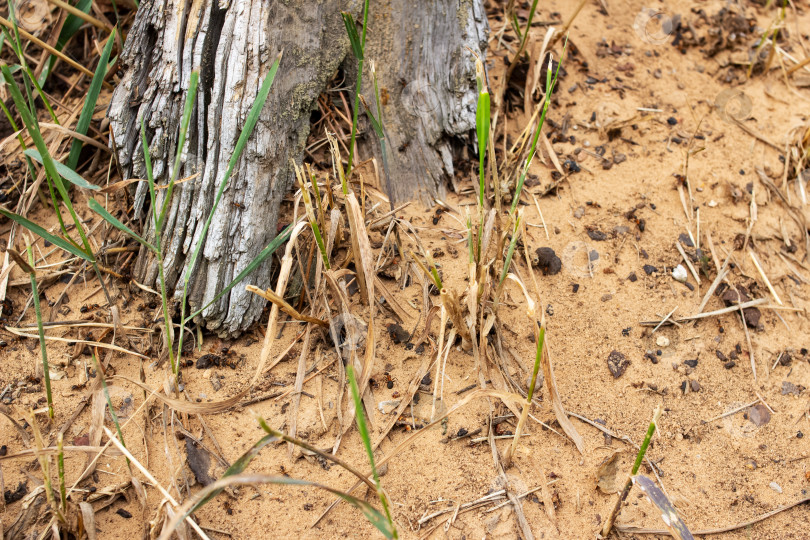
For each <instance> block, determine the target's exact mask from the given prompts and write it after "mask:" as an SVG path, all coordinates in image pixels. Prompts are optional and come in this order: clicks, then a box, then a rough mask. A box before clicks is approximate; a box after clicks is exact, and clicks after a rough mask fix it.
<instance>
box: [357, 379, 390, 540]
mask: <svg viewBox="0 0 810 540" xmlns="http://www.w3.org/2000/svg"><path fill="white" fill-rule="evenodd" d="M346 377H347V378H348V379H349V388H350V389H351V392H352V400H353V401H354V417H355V419H356V420H357V430H358V431H359V432H360V439H362V441H363V447H364V448H365V449H366V456H368V461H369V464H370V465H371V473H372V475H373V476H374V484H375V485H376V486H377V495H378V496H379V497H380V502H381V503H382V506H383V510H385V517H386V519H387V521H388V523H387V524H388V526H389V527H390V530H391V536H390V537H393V538H398V535H397V530H396V527H395V526H394V520H393V519H391V512H390V510H389V508H388V501H387V498H386V496H385V494H384V493H383V491H382V488H381V487H380V477H379V475H378V474H377V466H376V464H375V463H374V450H373V449H372V448H371V437H370V436H369V434H368V427H367V426H366V418H365V417H364V416H363V402H362V400H361V399H360V390H359V389H358V388H357V380H355V377H354V368H353V367H352V366H351V365H347V366H346Z"/></svg>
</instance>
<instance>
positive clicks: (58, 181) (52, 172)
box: [0, 64, 95, 264]
mask: <svg viewBox="0 0 810 540" xmlns="http://www.w3.org/2000/svg"><path fill="white" fill-rule="evenodd" d="M0 71H2V73H3V78H4V79H5V81H6V85H7V86H8V88H9V91H10V92H11V96H12V99H13V100H14V104H15V105H16V106H17V109H18V110H19V113H20V116H22V118H23V123H24V124H25V126H26V128H27V129H28V134H29V135H31V139H32V140H33V141H34V145H35V146H36V147H37V150H38V151H39V154H40V156H42V165H43V167H45V172H46V173H47V175H48V178H49V182H52V183H53V185H54V186H55V187H56V189H57V191H58V192H59V195H60V196H61V197H62V202H63V204H64V205H65V207H66V208H67V209H68V212H70V215H71V218H73V223H74V224H75V225H76V230H77V231H78V232H79V235H80V236H81V238H82V243H83V245H84V251H85V256H84V257H83V258H85V259H87V260H88V261H90V262H91V263H93V264H95V259H94V258H93V256H92V250H91V248H90V242H89V241H88V240H87V236H86V235H85V232H84V227H83V226H82V222H81V220H80V219H79V216H77V215H76V211H75V210H74V209H73V204H72V203H71V202H70V195H69V194H68V192H67V188H65V184H64V183H63V182H62V177H61V176H60V175H59V171H57V170H56V165H55V164H54V160H53V158H52V157H51V155H50V153H49V152H48V147H47V146H46V145H45V140H44V139H43V138H42V133H41V132H40V131H39V123H38V122H37V120H36V117H35V116H34V115H33V112H32V111H31V110H29V109H28V107H26V105H25V101H24V99H23V96H22V92H20V89H19V87H18V86H17V83H16V82H15V81H14V78H13V77H12V75H11V72H10V71H9V69H8V65H6V64H0ZM52 197H53V195H52ZM56 210H57V215H58V216H59V218H60V221H61V214H60V213H59V212H58V209H56ZM64 230H65V228H64V226H63V231H64ZM71 253H72V251H71ZM88 257H89V258H88Z"/></svg>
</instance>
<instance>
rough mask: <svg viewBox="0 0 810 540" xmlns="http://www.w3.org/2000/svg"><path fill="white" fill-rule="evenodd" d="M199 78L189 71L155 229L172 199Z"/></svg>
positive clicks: (161, 222)
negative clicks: (169, 170) (189, 77)
mask: <svg viewBox="0 0 810 540" xmlns="http://www.w3.org/2000/svg"><path fill="white" fill-rule="evenodd" d="M199 78H200V74H199V72H197V71H192V72H191V80H190V81H189V84H188V92H187V93H186V104H185V106H184V107H183V118H182V120H181V121H180V137H179V138H178V140H177V152H176V154H175V156H174V167H173V168H172V176H171V178H170V179H169V186H168V187H167V188H166V196H165V197H164V198H163V207H162V208H161V209H160V214H158V218H157V231H161V230H162V229H163V222H164V220H165V219H166V213H167V212H168V210H169V204H170V202H171V200H172V193H174V183H175V182H176V181H177V175H178V174H180V158H182V157H183V147H184V146H185V145H186V135H187V134H188V124H189V122H190V121H191V111H193V110H194V100H195V99H196V97H197V81H198V80H199Z"/></svg>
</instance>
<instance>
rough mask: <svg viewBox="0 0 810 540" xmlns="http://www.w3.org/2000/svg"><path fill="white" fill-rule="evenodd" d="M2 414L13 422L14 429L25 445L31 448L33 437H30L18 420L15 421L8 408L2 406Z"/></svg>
mask: <svg viewBox="0 0 810 540" xmlns="http://www.w3.org/2000/svg"><path fill="white" fill-rule="evenodd" d="M0 414H2V415H3V416H5V417H6V418H7V419H8V421H9V422H11V425H13V426H14V429H16V430H17V433H19V435H20V438H21V439H22V442H23V444H24V445H25V446H27V447H29V448H30V446H31V437H30V436H29V435H28V432H27V431H25V429H24V428H23V427H22V426H21V425H20V424H19V423H18V422H17V421H16V420H14V418H13V417H12V416H11V414H10V412H9V409H8V407H6V406H5V405H0Z"/></svg>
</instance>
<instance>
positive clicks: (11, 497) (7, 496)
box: [3, 482, 28, 504]
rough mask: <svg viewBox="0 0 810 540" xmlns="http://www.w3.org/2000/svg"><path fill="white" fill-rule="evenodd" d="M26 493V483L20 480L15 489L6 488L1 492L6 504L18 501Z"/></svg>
mask: <svg viewBox="0 0 810 540" xmlns="http://www.w3.org/2000/svg"><path fill="white" fill-rule="evenodd" d="M27 494H28V485H27V484H26V483H24V482H20V483H19V484H18V485H17V489H15V490H14V491H11V490H9V489H7V490H6V491H5V493H3V500H5V501H6V504H11V503H14V502H17V501H19V500H20V499H22V498H23V497H25V496H26V495H27Z"/></svg>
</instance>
